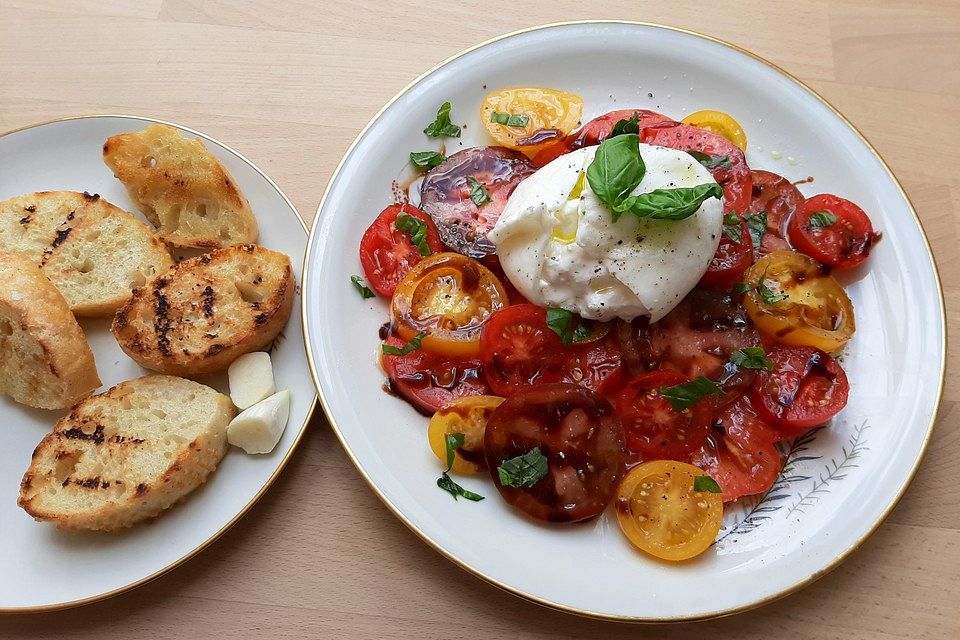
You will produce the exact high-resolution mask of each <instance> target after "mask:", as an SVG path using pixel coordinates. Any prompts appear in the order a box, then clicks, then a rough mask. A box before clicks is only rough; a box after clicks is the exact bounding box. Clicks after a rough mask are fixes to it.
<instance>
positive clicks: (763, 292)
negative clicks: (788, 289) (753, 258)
mask: <svg viewBox="0 0 960 640" xmlns="http://www.w3.org/2000/svg"><path fill="white" fill-rule="evenodd" d="M769 269H770V267H767V268H766V269H764V270H763V275H762V276H760V279H759V280H758V281H757V293H759V294H760V299H761V300H763V303H764V304H777V303H778V302H783V301H784V300H786V299H787V298H788V297H789V296H788V295H787V294H785V293H777V292H776V291H774V290H773V289H771V288H770V287H768V286H767V285H766V281H767V271H768V270H769Z"/></svg>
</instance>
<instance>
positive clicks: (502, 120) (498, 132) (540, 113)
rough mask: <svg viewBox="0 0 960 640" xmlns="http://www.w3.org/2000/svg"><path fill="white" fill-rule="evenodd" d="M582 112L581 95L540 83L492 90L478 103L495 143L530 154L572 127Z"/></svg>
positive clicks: (569, 130)
mask: <svg viewBox="0 0 960 640" xmlns="http://www.w3.org/2000/svg"><path fill="white" fill-rule="evenodd" d="M582 115H583V98H581V97H580V96H578V95H576V94H573V93H567V92H566V91H558V90H556V89H545V88H542V87H522V88H516V89H501V90H500V91H494V92H493V93H489V94H487V97H486V98H484V99H483V103H482V104H481V105H480V121H481V122H483V126H485V127H486V128H487V131H488V132H489V133H490V135H491V137H493V139H494V140H496V141H497V144H500V145H503V146H504V147H509V148H510V149H517V150H518V151H521V152H522V153H525V154H526V155H528V156H530V157H531V158H532V157H533V156H535V155H536V154H537V152H538V151H540V150H541V149H543V148H544V147H545V146H547V145H548V144H550V143H551V142H555V141H556V140H558V139H560V138H562V137H563V136H566V135H567V134H568V133H570V132H571V131H573V130H574V128H576V126H577V125H578V124H580V116H582ZM511 116H513V117H512V118H511ZM521 123H522V124H521Z"/></svg>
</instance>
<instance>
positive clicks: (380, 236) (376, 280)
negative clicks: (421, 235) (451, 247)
mask: <svg viewBox="0 0 960 640" xmlns="http://www.w3.org/2000/svg"><path fill="white" fill-rule="evenodd" d="M400 212H404V213H407V214H409V215H411V216H413V217H414V218H417V219H419V220H422V221H423V222H424V223H425V224H426V225H427V246H428V247H429V248H430V251H431V252H433V253H439V252H440V251H443V244H442V243H441V242H440V235H439V234H438V233H437V228H436V227H435V226H434V224H433V220H431V219H430V216H428V215H427V214H426V213H424V212H423V211H421V210H420V209H417V208H416V207H414V206H413V205H410V204H404V205H399V204H391V205H390V206H388V207H387V208H386V209H384V210H383V211H381V212H380V215H378V216H377V218H376V219H375V220H374V221H373V224H371V225H370V227H369V228H367V230H366V231H365V232H364V234H363V238H361V239H360V264H361V265H362V266H363V273H364V275H365V276H366V278H367V282H369V283H370V286H371V287H373V288H374V290H376V292H377V293H379V294H380V295H382V296H385V297H387V298H389V297H390V296H392V295H393V291H394V289H396V288H397V283H398V282H400V281H401V280H403V276H405V275H407V274H408V273H409V272H410V269H412V268H413V266H414V265H416V264H417V263H418V262H420V260H422V259H423V256H422V255H421V254H420V250H419V249H418V248H417V247H416V245H414V244H413V242H412V241H411V240H410V234H408V233H404V232H403V231H397V226H396V225H397V216H398V215H400Z"/></svg>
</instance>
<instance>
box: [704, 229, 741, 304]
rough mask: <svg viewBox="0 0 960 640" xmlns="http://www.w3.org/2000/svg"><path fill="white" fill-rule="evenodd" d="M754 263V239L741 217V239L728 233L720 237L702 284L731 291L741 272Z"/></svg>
mask: <svg viewBox="0 0 960 640" xmlns="http://www.w3.org/2000/svg"><path fill="white" fill-rule="evenodd" d="M751 264H753V241H752V240H751V239H750V230H749V229H748V228H747V222H746V220H743V219H742V218H741V219H740V241H739V242H734V241H733V240H731V239H730V238H729V237H727V236H726V234H722V235H721V237H720V244H719V245H718V246H717V251H716V253H714V256H713V259H712V260H710V266H708V267H707V272H706V273H704V274H703V277H702V278H700V284H701V285H703V286H705V287H712V288H714V289H719V290H721V291H730V289H731V287H733V285H734V284H735V283H736V282H737V281H738V280H739V279H740V276H741V274H743V272H744V271H746V270H747V269H748V268H749V267H750V265H751Z"/></svg>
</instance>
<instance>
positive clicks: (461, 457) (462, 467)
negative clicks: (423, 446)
mask: <svg viewBox="0 0 960 640" xmlns="http://www.w3.org/2000/svg"><path fill="white" fill-rule="evenodd" d="M501 402H503V398H501V397H499V396H467V397H464V398H457V399H456V400H453V401H452V402H450V403H448V404H445V405H444V406H442V407H440V408H439V409H438V410H437V412H436V413H435V414H433V417H432V418H430V427H429V428H428V429H427V437H428V438H429V439H430V449H432V450H433V453H434V454H436V456H437V457H438V458H440V463H441V464H443V466H444V468H446V466H447V439H446V436H447V434H455V433H462V434H463V445H462V446H461V447H459V448H458V449H457V450H456V451H455V452H454V455H453V466H452V467H451V468H450V470H451V471H453V472H454V473H478V472H480V471H482V470H483V469H486V468H487V463H486V460H485V459H484V457H483V433H484V431H485V430H486V428H487V420H489V419H490V416H491V415H493V411H494V409H496V408H497V407H499V406H500V403H501Z"/></svg>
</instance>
